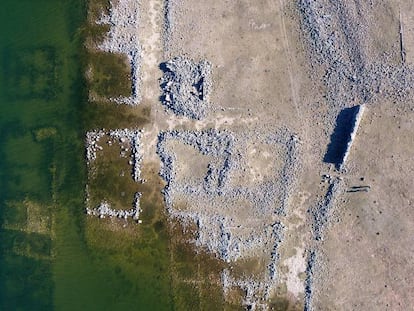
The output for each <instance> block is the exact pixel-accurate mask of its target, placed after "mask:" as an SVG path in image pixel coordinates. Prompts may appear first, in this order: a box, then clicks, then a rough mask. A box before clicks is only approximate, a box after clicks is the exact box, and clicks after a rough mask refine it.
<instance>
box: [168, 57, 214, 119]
mask: <svg viewBox="0 0 414 311" xmlns="http://www.w3.org/2000/svg"><path fill="white" fill-rule="evenodd" d="M161 69H162V70H163V71H164V75H163V77H162V78H161V81H160V84H161V89H162V96H161V102H162V104H163V105H164V106H165V107H166V108H167V109H169V110H171V111H172V112H173V113H175V114H176V115H178V116H185V117H187V118H190V119H196V120H201V119H203V118H205V117H206V115H207V112H208V109H209V106H210V103H209V94H210V91H211V84H212V83H211V64H210V63H209V62H208V61H205V60H202V61H200V62H199V63H198V64H196V63H194V62H193V61H192V60H190V59H188V58H184V57H181V56H179V57H175V58H173V59H172V60H170V61H168V62H166V63H163V64H162V65H161Z"/></svg>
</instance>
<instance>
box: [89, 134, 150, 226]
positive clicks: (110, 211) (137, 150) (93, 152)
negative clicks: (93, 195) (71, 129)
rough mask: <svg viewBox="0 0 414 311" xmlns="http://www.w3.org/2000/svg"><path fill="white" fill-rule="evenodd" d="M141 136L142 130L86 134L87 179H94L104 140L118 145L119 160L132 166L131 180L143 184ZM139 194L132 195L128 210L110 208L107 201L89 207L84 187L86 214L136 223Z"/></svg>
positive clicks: (110, 144)
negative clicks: (125, 160) (121, 159)
mask: <svg viewBox="0 0 414 311" xmlns="http://www.w3.org/2000/svg"><path fill="white" fill-rule="evenodd" d="M141 135H142V130H133V129H115V130H109V131H107V130H105V129H101V130H94V131H90V132H88V133H87V134H86V143H85V145H86V160H87V165H88V169H89V172H88V173H89V177H88V178H95V173H96V167H95V165H94V164H95V161H96V160H97V154H98V152H100V151H102V150H103V149H104V148H103V146H102V142H103V140H104V138H106V144H108V146H112V145H113V144H118V145H119V146H120V153H119V156H120V157H121V158H125V159H129V161H128V164H129V165H131V166H132V170H131V178H132V179H133V180H134V181H135V182H141V183H142V182H143V180H142V179H141V164H142V153H141V143H140V140H141ZM141 195H142V194H141V193H140V192H136V193H135V194H134V200H133V203H132V208H131V209H128V210H119V209H114V208H112V207H111V204H110V203H109V202H108V201H107V200H102V201H101V202H100V203H99V205H98V206H96V207H92V206H90V205H91V203H90V194H89V187H88V186H87V187H86V214H87V215H91V216H97V217H99V218H105V217H110V218H112V217H116V218H123V219H128V218H132V219H134V220H136V221H137V222H138V223H141V221H140V220H139V215H140V212H141V208H140V199H141Z"/></svg>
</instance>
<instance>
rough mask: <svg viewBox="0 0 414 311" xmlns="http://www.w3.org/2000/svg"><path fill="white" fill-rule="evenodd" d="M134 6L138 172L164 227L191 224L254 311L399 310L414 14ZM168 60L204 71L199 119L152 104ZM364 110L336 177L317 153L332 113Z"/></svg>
mask: <svg viewBox="0 0 414 311" xmlns="http://www.w3.org/2000/svg"><path fill="white" fill-rule="evenodd" d="M120 1H121V2H122V0H120ZM139 11H140V14H139V16H140V17H139V18H140V22H139V27H138V32H137V36H138V41H139V44H140V48H141V51H142V53H141V57H140V59H141V63H140V77H141V81H140V84H139V85H140V94H141V95H142V98H141V101H140V103H139V105H140V106H141V107H149V108H150V109H151V122H150V124H149V125H147V126H145V128H144V133H143V136H142V140H141V142H142V145H141V147H142V152H143V167H144V169H143V172H144V178H149V179H150V178H151V176H145V174H148V172H149V170H146V169H145V167H151V168H155V171H158V170H159V169H160V168H161V173H163V172H164V175H163V176H164V179H165V181H166V183H167V188H166V189H168V191H166V192H165V193H166V198H165V200H166V208H167V210H168V213H169V215H170V216H171V218H172V219H173V221H183V222H184V224H186V223H191V225H189V226H191V227H192V228H193V226H194V225H195V230H196V232H198V235H197V237H196V238H195V239H194V240H192V241H191V242H192V243H193V245H195V250H197V249H198V250H207V251H208V252H210V253H211V254H213V255H214V256H215V257H216V258H217V259H218V260H221V261H223V262H226V265H225V268H223V270H222V271H221V274H220V275H219V278H220V279H221V283H222V286H223V292H224V295H225V298H226V299H228V300H232V299H233V298H234V297H232V293H233V289H234V288H235V287H239V288H240V289H242V290H243V291H244V292H243V294H242V296H243V297H242V299H241V303H242V304H243V305H244V307H245V308H252V309H257V310H262V309H264V310H265V309H275V310H279V309H278V308H280V305H278V304H277V302H278V301H279V302H280V299H282V300H283V301H285V302H286V303H284V304H283V305H284V309H283V310H285V309H286V310H295V309H305V310H409V309H410V307H411V306H412V305H413V304H414V301H413V298H412V295H411V293H412V292H413V283H412V279H413V272H412V271H411V270H412V269H411V266H412V264H413V258H414V256H413V255H414V249H413V246H412V243H410V242H411V240H412V236H413V230H414V229H413V228H414V227H413V219H414V218H413V212H412V211H411V210H412V204H413V198H412V194H411V191H410V187H411V179H412V177H413V170H414V167H413V164H412V161H410V160H411V153H410V151H411V148H412V147H413V145H414V139H413V137H414V136H413V135H412V134H413V133H412V132H413V131H414V127H413V124H412V119H413V115H414V111H413V108H412V107H414V106H413V105H412V99H413V97H412V94H411V89H412V82H413V81H414V80H413V70H412V67H411V66H412V65H413V62H414V39H413V35H414V28H413V27H412V25H411V24H412V23H411V21H412V20H413V19H414V8H413V5H412V4H410V3H409V1H380V2H378V3H374V2H373V1H371V2H369V3H368V2H366V3H365V2H364V3H363V2H360V1H358V0H354V1H349V2H346V3H331V2H330V1H324V0H316V1H307V0H297V1H289V2H288V1H284V0H279V1H269V0H258V1H246V0H243V1H218V0H213V1H193V0H170V1H162V0H148V1H141V4H140V7H139ZM177 56H182V57H186V58H187V59H189V60H191V61H192V62H194V64H197V63H198V62H199V61H201V60H206V61H208V62H209V63H210V64H211V75H212V76H211V79H212V90H211V93H210V94H209V103H208V104H209V110H208V112H207V115H206V116H205V118H201V119H200V120H196V119H191V118H188V117H185V116H182V115H177V114H175V113H174V112H173V111H171V110H169V109H168V108H165V107H164V106H163V105H162V104H161V102H160V100H159V99H160V96H161V88H160V78H161V76H162V75H163V72H162V70H161V69H160V68H162V63H164V62H166V61H168V60H171V59H173V58H174V57H177ZM160 66H161V67H160ZM360 104H366V111H365V113H364V115H363V118H362V121H361V123H360V127H359V129H358V131H357V134H356V138H355V140H354V141H353V144H352V146H351V152H350V155H349V157H348V158H347V162H346V163H345V164H344V169H343V170H338V169H335V167H334V165H333V164H329V163H324V155H325V153H326V151H327V146H328V144H329V143H330V139H331V135H332V133H333V131H334V128H335V122H336V118H337V116H338V114H339V113H340V111H341V110H343V109H344V108H349V107H353V106H355V105H360ZM137 113H139V110H137ZM209 129H214V131H216V132H214V133H228V135H229V137H230V138H231V139H230V138H229V139H230V140H231V141H232V149H231V150H230V151H229V150H228V149H225V148H224V149H223V150H224V151H220V152H222V154H215V153H214V150H213V151H212V153H208V152H207V151H205V152H204V151H203V150H204V149H203V148H205V147H206V146H207V145H209V144H210V142H209V139H210V138H209V136H208V135H210V134H208V135H207V134H205V133H206V131H207V130H209ZM282 132H283V133H284V134H283V135H282V134H281V133H282ZM160 133H167V134H166V136H165V137H166V138H165V139H166V140H165V142H164V141H163V140H162V139H161V138H160V136H159V135H160ZM177 133H178V134H177ZM183 133H184V134H183ZM174 135H175V136H174ZM180 135H181V136H180ZM191 135H193V136H194V135H199V137H201V138H200V141H199V142H198V143H197V144H195V143H193V142H192V140H191V139H193V138H192V137H193V136H191ZM206 135H207V136H206ZM214 135H216V134H214ZM217 135H221V134H217ZM226 135H227V134H226ZM272 135H273V136H272ZM213 137H216V136H213ZM226 137H227V136H226ZM270 137H273V138H272V139H275V140H274V141H272V140H271V138H270ZM226 139H227V138H226ZM291 141H294V142H295V144H294V145H292V144H291ZM160 142H161V143H162V144H165V145H162V148H165V149H162V150H161V151H160ZM205 144H207V145H205ZM197 146H198V147H197ZM292 146H293V147H292ZM197 148H199V149H197ZM217 148H218V149H217V150H222V149H220V148H221V147H220V146H219V147H217ZM210 151H211V150H210ZM203 152H204V153H203ZM223 152H229V153H230V154H231V161H233V162H231V163H232V164H233V163H234V165H233V166H230V168H229V169H228V172H227V171H225V174H227V175H226V178H227V179H226V181H225V182H224V186H223V189H224V190H223V192H221V190H220V189H221V188H220V189H219V188H217V189H218V190H217V189H215V188H214V189H213V190H214V191H212V192H211V191H210V190H211V189H210V188H208V187H209V184H207V186H205V184H204V186H203V183H205V180H206V179H208V178H210V177H211V176H213V177H214V175H212V174H213V173H209V168H211V166H209V165H213V167H215V166H214V165H219V164H217V163H221V162H220V161H223ZM160 156H161V160H162V161H160ZM165 156H171V159H173V160H174V162H173V164H172V168H169V171H168V172H169V173H171V176H170V175H168V174H167V173H168V172H167V173H166V167H167V166H168V165H167V164H166V163H167V162H166V161H165ZM220 165H222V166H223V168H222V166H220ZM220 165H219V172H223V171H224V169H225V166H224V164H220ZM167 168H168V167H167ZM222 170H223V171H222ZM151 172H152V174H153V172H154V171H151ZM206 172H207V173H206ZM220 174H221V173H220ZM223 174H224V173H223ZM219 176H221V175H219ZM323 176H325V177H323ZM333 185H335V187H333ZM356 186H368V187H367V188H365V189H367V190H368V191H367V192H365V191H362V192H350V191H349V190H351V189H352V187H356ZM202 187H204V188H203V189H204V190H200V189H201V188H202ZM206 187H207V188H208V189H207V190H206ZM332 189H333V190H332ZM331 190H332V192H331V193H330V191H331ZM209 191H210V192H209ZM246 193H247V194H246ZM144 196H145V193H144ZM261 198H268V200H262V201H261V200H260V199H261ZM257 202H258V203H257ZM315 215H317V217H315ZM184 227H185V225H184ZM275 228H277V229H275ZM198 277H199V276H197V275H194V276H192V279H191V280H190V281H191V282H193V283H194V284H196V283H197V282H200V281H201V280H200V279H197V278H198ZM190 281H189V282H190ZM178 282H179V281H178ZM191 282H190V283H191Z"/></svg>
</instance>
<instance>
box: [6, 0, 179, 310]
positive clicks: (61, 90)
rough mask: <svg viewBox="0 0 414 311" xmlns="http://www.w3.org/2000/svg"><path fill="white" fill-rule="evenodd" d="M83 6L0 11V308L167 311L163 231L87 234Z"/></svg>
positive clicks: (70, 3) (79, 0) (13, 2)
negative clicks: (136, 235) (126, 237)
mask: <svg viewBox="0 0 414 311" xmlns="http://www.w3.org/2000/svg"><path fill="white" fill-rule="evenodd" d="M85 5H86V4H85V2H84V1H83V0H3V1H2V3H1V10H0V62H1V68H2V70H1V73H0V224H1V229H0V310H171V309H173V307H172V304H171V300H172V298H171V293H170V291H171V289H170V281H169V276H168V256H169V255H168V250H167V246H166V242H165V241H166V240H167V237H165V235H164V233H165V232H159V231H154V228H153V227H147V228H146V227H143V229H142V230H143V232H142V236H141V238H140V239H138V240H134V241H133V243H130V244H128V245H121V246H119V248H117V247H118V246H117V244H116V241H113V240H111V236H110V235H109V234H108V233H107V232H106V233H105V232H100V231H99V230H97V231H96V235H102V236H103V237H105V239H106V240H104V242H102V243H101V244H99V243H94V242H93V239H91V237H92V238H93V232H92V234H89V235H88V234H86V233H85V230H86V229H85V228H86V223H87V220H86V217H85V215H84V214H83V209H84V187H85V180H86V170H85V166H84V160H83V154H84V150H83V137H84V131H85V129H87V128H88V127H89V126H94V125H96V124H97V123H99V122H97V115H99V111H97V112H96V111H95V112H93V111H92V112H91V111H90V109H91V107H92V108H97V107H96V105H95V106H88V105H89V104H88V103H86V99H85V98H86V96H85V94H86V92H85V90H84V83H83V79H82V74H81V72H82V70H81V69H82V68H81V67H80V66H81V61H80V60H81V59H82V49H81V44H82V35H81V33H82V32H81V31H79V29H80V27H82V23H83V22H84V20H85ZM103 111H104V110H103ZM85 116H87V117H85ZM89 117H90V119H91V121H90V123H89V120H88V119H87V118H89ZM111 117H112V118H113V116H111ZM113 123H116V122H113ZM120 123H122V122H120ZM91 124H93V125H91ZM105 234H106V235H108V236H106V235H105ZM88 239H89V240H88Z"/></svg>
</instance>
